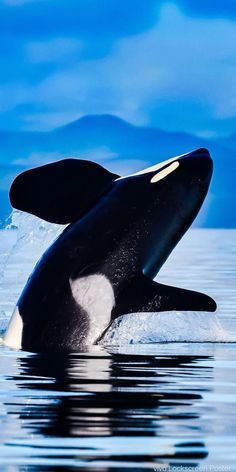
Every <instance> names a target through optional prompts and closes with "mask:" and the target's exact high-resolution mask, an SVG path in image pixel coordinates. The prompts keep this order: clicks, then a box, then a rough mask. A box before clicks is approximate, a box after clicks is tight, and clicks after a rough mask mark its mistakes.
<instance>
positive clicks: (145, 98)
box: [0, 0, 236, 137]
mask: <svg viewBox="0 0 236 472" xmlns="http://www.w3.org/2000/svg"><path fill="white" fill-rule="evenodd" d="M0 36H1V38H0V39H1V41H0V50H1V72H0V129H11V130H12V129H16V130H50V129H53V128H55V127H57V126H61V125H64V124H66V123H68V122H69V121H73V120H75V119H77V118H79V117H81V116H83V115H86V114H100V113H101V114H102V113H111V114H114V115H117V116H119V117H121V118H123V119H125V120H127V121H130V122H131V123H134V124H141V125H147V126H155V127H160V128H163V129H165V130H181V131H186V132H191V133H194V134H197V135H199V136H206V137H215V136H224V135H229V134H231V133H234V132H236V93H235V92H236V85H235V84H236V2H235V0H231V1H230V0H224V1H223V0H222V1H212V0H197V1H196V0H176V1H164V0H163V1H157V0H145V1H144V0H68V1H67V2H66V1H65V0H0Z"/></svg>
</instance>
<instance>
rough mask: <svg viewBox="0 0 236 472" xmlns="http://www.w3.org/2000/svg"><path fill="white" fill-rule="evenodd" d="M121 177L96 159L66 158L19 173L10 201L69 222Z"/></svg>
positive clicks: (47, 217)
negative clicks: (94, 160)
mask: <svg viewBox="0 0 236 472" xmlns="http://www.w3.org/2000/svg"><path fill="white" fill-rule="evenodd" d="M118 177H119V176H118V175H116V174H112V173H111V172H109V171H108V170H106V169H104V167H102V166H100V165H99V164H96V163H95V162H91V161H85V160H79V159H64V160H61V161H57V162H53V163H51V164H46V165H43V166H41V167H36V168H34V169H31V170H27V171H25V172H22V174H20V175H18V176H17V177H16V179H15V180H14V182H13V184H12V186H11V189H10V202H11V205H12V206H13V208H17V209H18V210H22V211H26V212H28V213H31V214H33V215H36V216H38V217H40V218H43V219H44V220H46V221H49V222H51V223H60V224H67V223H71V222H73V221H75V220H77V219H78V218H79V217H80V216H81V215H82V214H83V213H85V212H86V211H87V210H88V209H89V208H90V207H91V206H92V205H93V204H94V203H95V202H96V200H97V199H98V198H99V197H100V196H101V195H102V194H103V193H104V192H105V191H106V190H107V188H108V187H109V185H110V184H111V183H112V182H113V181H114V180H115V179H116V178H118Z"/></svg>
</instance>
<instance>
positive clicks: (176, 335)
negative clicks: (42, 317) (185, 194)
mask: <svg viewBox="0 0 236 472" xmlns="http://www.w3.org/2000/svg"><path fill="white" fill-rule="evenodd" d="M14 228H15V229H14ZM60 231H61V227H57V226H56V225H50V224H47V223H44V222H42V221H40V220H38V219H37V218H33V217H30V216H26V215H23V214H20V213H18V212H15V213H14V215H13V224H12V225H11V226H10V227H9V228H8V229H6V230H4V231H2V232H0V247H1V251H0V330H1V335H2V334H3V333H4V331H5V329H6V326H7V323H8V320H9V317H10V315H11V312H12V310H13V308H14V305H15V303H16V301H17V298H18V296H19V294H20V292H21V290H22V287H23V286H24V284H25V281H26V280H27V277H28V275H29V273H30V271H31V270H32V268H33V266H34V264H35V262H36V260H37V259H38V257H40V255H41V253H42V252H43V251H44V249H45V248H46V247H47V246H48V245H49V244H50V242H51V241H52V240H53V239H54V238H55V237H56V236H57V235H58V234H59V233H60ZM158 280H159V281H160V282H162V283H168V284H173V285H176V286H182V287H185V288H190V289H196V290H199V291H203V292H206V293H208V294H209V295H212V296H213V297H214V298H215V299H216V301H217V303H218V311H217V313H216V314H209V313H201V314H200V313H193V312H188V313H181V312H176V313H175V312H169V313H163V314H161V315H158V314H147V313H143V314H141V315H138V314H133V315H129V316H124V317H123V318H120V319H119V320H118V321H117V322H116V323H114V325H113V326H112V327H111V328H110V330H109V331H108V333H107V335H106V337H105V338H104V339H103V340H102V342H101V343H100V345H99V346H91V347H89V348H88V349H87V351H86V352H82V353H78V354H72V355H42V354H40V355H39V354H38V355H37V354H32V353H27V352H23V351H15V350H13V349H10V348H8V347H6V346H4V345H3V344H0V471H9V472H16V471H51V470H53V471H54V470H58V471H59V470H71V471H75V470H89V471H90V470H92V471H109V470H111V471H119V470H122V471H126V470H127V471H128V470H135V471H139V470H140V471H145V470H160V471H163V470H165V471H166V470H170V471H172V470H173V471H174V470H182V471H183V470H185V471H189V470H195V471H207V470H208V471H210V470H216V471H234V470H236V426H235V425H236V381H235V380H236V378H235V369H236V344H235V343H236V321H235V320H236V309H235V308H236V231H235V230H207V229H194V230H190V231H189V232H188V233H187V235H186V236H185V237H184V238H183V240H182V241H181V243H180V244H179V245H178V247H177V248H176V249H175V250H174V252H173V254H172V255H171V256H170V258H169V260H168V261H167V262H166V264H165V265H164V267H163V268H162V270H161V272H160V274H159V276H158Z"/></svg>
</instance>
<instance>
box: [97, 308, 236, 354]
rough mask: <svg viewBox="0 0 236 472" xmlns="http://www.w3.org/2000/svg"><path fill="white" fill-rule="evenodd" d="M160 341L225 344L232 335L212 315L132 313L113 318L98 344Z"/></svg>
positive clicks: (189, 312)
mask: <svg viewBox="0 0 236 472" xmlns="http://www.w3.org/2000/svg"><path fill="white" fill-rule="evenodd" d="M164 342H165V343H166V342H180V343H182V342H192V343H207V342H212V343H226V342H227V343H228V342H236V335H235V334H232V333H230V332H228V331H226V330H225V329H224V328H223V326H222V325H221V322H220V320H219V318H218V317H217V315H216V314H215V313H207V312H191V311H188V312H180V311H166V312H162V313H132V314H128V315H125V316H120V317H119V318H117V319H116V320H115V321H114V322H113V323H112V325H111V326H110V328H109V329H108V330H107V332H106V333H105V335H104V336H103V338H102V340H101V341H100V343H99V344H101V345H103V346H106V345H108V346H120V345H124V344H149V343H164Z"/></svg>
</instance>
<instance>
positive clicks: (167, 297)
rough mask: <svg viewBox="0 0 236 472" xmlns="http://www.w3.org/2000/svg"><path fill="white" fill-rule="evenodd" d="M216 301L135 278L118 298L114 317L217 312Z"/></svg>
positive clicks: (142, 278) (202, 295)
mask: <svg viewBox="0 0 236 472" xmlns="http://www.w3.org/2000/svg"><path fill="white" fill-rule="evenodd" d="M215 310H216V303H215V301H214V300H213V299H212V298H211V297H209V296H208V295H205V294H203V293H199V292H194V291H192V290H185V289H182V288H176V287H170V286H168V285H163V284H159V283H157V282H154V281H153V280H151V279H148V278H147V277H146V276H145V275H143V274H142V275H140V276H139V277H137V278H135V279H134V280H133V281H132V282H131V283H130V284H129V285H128V286H127V287H126V288H125V289H124V290H123V291H122V292H121V293H120V295H119V296H118V299H117V303H116V307H115V309H114V313H113V317H114V318H117V317H118V316H120V315H122V314H125V313H136V312H145V311H146V312H155V311H157V312H159V311H215Z"/></svg>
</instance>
